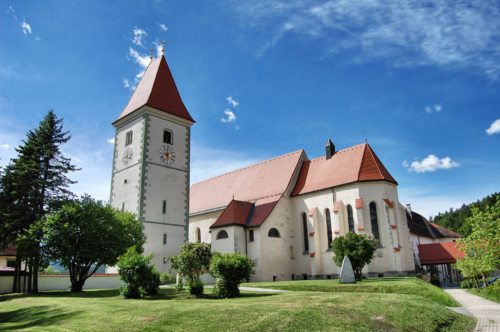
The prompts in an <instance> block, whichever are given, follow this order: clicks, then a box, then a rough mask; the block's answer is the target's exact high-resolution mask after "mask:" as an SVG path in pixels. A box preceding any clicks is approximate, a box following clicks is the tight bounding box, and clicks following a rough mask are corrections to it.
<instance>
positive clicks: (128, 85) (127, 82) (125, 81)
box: [123, 78, 130, 88]
mask: <svg viewBox="0 0 500 332" xmlns="http://www.w3.org/2000/svg"><path fill="white" fill-rule="evenodd" d="M123 87H124V88H130V82H129V81H128V79H126V78H124V79H123Z"/></svg>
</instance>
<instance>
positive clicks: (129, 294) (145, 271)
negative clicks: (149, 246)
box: [118, 246, 160, 299]
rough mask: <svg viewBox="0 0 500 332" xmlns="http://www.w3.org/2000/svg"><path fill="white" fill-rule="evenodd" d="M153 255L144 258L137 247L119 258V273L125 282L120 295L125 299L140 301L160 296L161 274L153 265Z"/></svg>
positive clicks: (131, 248)
mask: <svg viewBox="0 0 500 332" xmlns="http://www.w3.org/2000/svg"><path fill="white" fill-rule="evenodd" d="M151 257H152V256H151V255H150V256H143V255H141V253H140V252H139V251H137V248H136V247H135V246H132V247H130V248H129V249H128V250H127V252H126V253H125V254H123V255H121V256H120V257H119V258H118V268H119V270H118V273H119V274H120V278H121V279H122V281H123V282H124V285H123V286H122V287H120V293H121V294H122V296H123V297H124V298H127V299H130V298H133V299H139V298H142V297H144V296H145V295H156V294H158V288H159V287H160V273H158V271H157V270H156V268H155V267H154V265H153V263H151Z"/></svg>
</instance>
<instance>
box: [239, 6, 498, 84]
mask: <svg viewBox="0 0 500 332" xmlns="http://www.w3.org/2000/svg"><path fill="white" fill-rule="evenodd" d="M231 3H232V4H233V8H234V9H235V10H236V13H237V14H238V17H239V18H240V19H241V20H242V24H244V25H245V26H246V27H250V28H252V29H258V30H259V31H270V35H271V37H270V39H269V40H267V41H265V42H264V47H263V50H262V51H261V52H260V53H262V52H265V51H266V50H267V49H268V48H270V47H273V46H274V45H275V44H276V43H277V42H278V41H279V40H280V39H281V38H283V37H284V36H285V35H287V34H296V35H300V36H301V37H306V38H309V39H314V40H317V41H318V42H322V43H324V48H325V50H326V51H328V52H332V53H337V52H339V51H342V50H355V51H356V52H357V54H358V56H357V57H356V60H357V61H369V60H372V59H380V58H382V59H384V60H386V61H387V62H388V63H391V64H392V65H394V66H419V65H435V66H445V67H451V68H454V67H462V68H475V69H476V70H478V71H479V72H481V73H483V74H485V75H487V76H488V77H489V78H491V79H496V78H497V76H498V74H499V73H500V44H499V43H498V42H497V41H498V39H499V38H500V8H499V7H498V2H497V1H495V0H485V1H481V2H476V3H471V2H469V1H456V0H430V1H426V2H419V1H413V0H388V1H375V0H370V1H346V0H331V1H324V0H322V1H320V0H312V1H303V0H287V1H284V0H265V1H263V0H247V1H244V2H231Z"/></svg>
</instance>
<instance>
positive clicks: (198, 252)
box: [169, 242, 212, 295]
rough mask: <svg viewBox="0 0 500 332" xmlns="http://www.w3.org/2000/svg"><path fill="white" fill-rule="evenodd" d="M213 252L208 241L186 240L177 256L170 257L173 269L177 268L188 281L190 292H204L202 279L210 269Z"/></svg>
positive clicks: (197, 293)
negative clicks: (194, 241)
mask: <svg viewBox="0 0 500 332" xmlns="http://www.w3.org/2000/svg"><path fill="white" fill-rule="evenodd" d="M211 258H212V252H211V249H210V244H208V243H193V242H186V243H184V244H183V245H182V247H181V250H180V252H179V254H178V255H177V256H171V257H170V258H169V261H170V263H171V264H172V269H174V270H176V271H177V272H178V273H179V274H180V275H181V276H183V277H185V278H186V279H187V282H188V287H189V292H190V293H191V294H193V295H200V294H203V283H202V281H201V279H200V277H201V275H202V273H203V272H205V271H207V270H208V267H209V264H210V259H211Z"/></svg>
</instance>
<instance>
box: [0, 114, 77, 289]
mask: <svg viewBox="0 0 500 332" xmlns="http://www.w3.org/2000/svg"><path fill="white" fill-rule="evenodd" d="M70 138H71V136H70V135H69V132H68V131H64V130H63V122H62V119H58V118H57V116H56V115H55V113H54V112H53V111H52V110H50V111H49V112H48V113H47V115H46V116H45V117H44V119H43V120H42V121H41V122H40V124H39V126H38V128H37V129H35V130H34V131H32V130H30V131H28V133H27V135H26V140H25V141H23V144H22V145H21V146H20V147H18V148H17V149H16V151H17V153H18V156H17V158H15V159H13V160H11V163H10V164H9V165H8V166H7V167H6V168H5V170H4V173H3V175H2V179H1V182H2V183H1V188H2V191H1V192H0V207H1V209H2V212H1V213H0V220H1V221H4V223H3V224H4V226H3V229H2V230H1V231H2V234H3V236H2V237H1V238H0V245H3V246H5V245H7V244H12V243H15V241H16V239H17V237H18V236H22V235H23V233H24V232H25V231H26V230H27V229H28V227H29V226H30V225H31V224H33V223H34V222H35V221H37V220H39V219H41V218H43V217H44V216H45V215H46V214H47V213H48V212H50V211H51V210H52V209H54V208H57V207H58V206H60V205H61V204H62V203H64V202H65V201H67V200H68V199H70V198H71V197H72V196H73V194H72V193H71V191H70V190H69V186H70V185H71V184H73V183H75V181H72V180H70V179H69V178H68V176H67V175H68V173H70V172H73V171H76V170H77V168H76V166H75V165H73V164H72V163H71V160H70V159H69V158H66V157H64V155H63V153H62V151H61V149H60V146H61V145H62V144H64V143H67V142H68V141H69V140H70ZM23 248H24V250H23ZM26 248H29V249H30V250H26ZM36 248H38V244H37V243H34V244H32V245H30V246H26V245H24V246H22V248H17V249H18V250H17V257H16V269H15V270H16V271H15V276H14V283H13V291H14V292H20V291H22V287H21V277H20V276H21V273H20V272H21V271H20V270H21V266H22V262H25V264H26V267H27V271H28V289H27V290H28V291H30V292H37V291H38V271H39V268H40V263H41V257H40V251H39V250H37V249H36Z"/></svg>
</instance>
